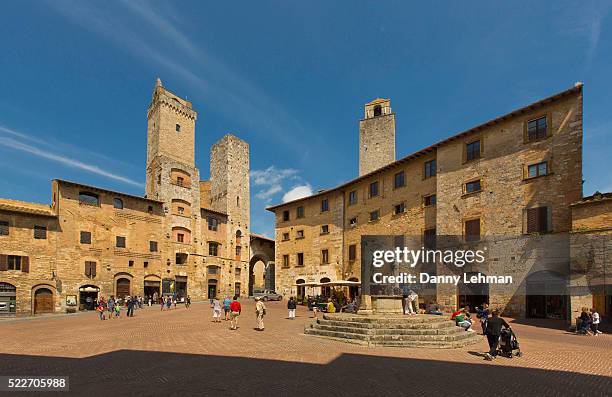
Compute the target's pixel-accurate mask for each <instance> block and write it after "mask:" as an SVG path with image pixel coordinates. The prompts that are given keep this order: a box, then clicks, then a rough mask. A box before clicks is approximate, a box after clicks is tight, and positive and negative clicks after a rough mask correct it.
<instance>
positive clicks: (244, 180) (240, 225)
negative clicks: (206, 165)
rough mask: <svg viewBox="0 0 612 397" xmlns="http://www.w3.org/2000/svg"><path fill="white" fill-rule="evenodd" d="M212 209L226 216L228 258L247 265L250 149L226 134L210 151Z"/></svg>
mask: <svg viewBox="0 0 612 397" xmlns="http://www.w3.org/2000/svg"><path fill="white" fill-rule="evenodd" d="M210 180H211V193H210V195H211V205H212V207H213V209H214V210H216V211H220V212H224V213H226V214H227V216H228V224H227V240H226V241H228V244H227V249H228V251H227V254H228V257H230V258H234V259H235V260H237V261H241V262H245V263H246V262H248V261H249V240H250V230H249V222H250V201H249V145H248V143H246V142H245V141H243V140H242V139H240V138H237V137H236V136H234V135H231V134H227V135H225V136H224V137H223V138H221V139H220V140H219V141H218V142H217V143H215V144H214V145H213V146H212V148H211V150H210Z"/></svg>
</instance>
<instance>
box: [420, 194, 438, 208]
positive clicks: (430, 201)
mask: <svg viewBox="0 0 612 397" xmlns="http://www.w3.org/2000/svg"><path fill="white" fill-rule="evenodd" d="M423 205H424V206H425V207H429V206H430V205H436V195H435V194H430V195H429V196H425V197H423Z"/></svg>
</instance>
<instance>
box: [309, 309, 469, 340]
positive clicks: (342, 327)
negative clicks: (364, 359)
mask: <svg viewBox="0 0 612 397" xmlns="http://www.w3.org/2000/svg"><path fill="white" fill-rule="evenodd" d="M304 333H305V334H306V335H313V336H319V337H324V338H329V339H335V340H340V341H344V342H349V343H356V344H362V345H367V346H392V347H426V348H432V349H452V348H458V347H463V346H467V345H471V344H473V343H476V342H478V341H480V340H481V338H480V337H479V336H478V335H477V333H476V332H466V331H464V330H463V329H462V328H460V327H457V326H456V325H455V322H454V321H452V320H449V319H448V317H446V316H434V315H427V314H420V315H418V316H402V315H384V316H383V315H358V314H346V313H326V314H323V318H318V319H317V321H316V322H314V323H312V324H309V325H307V326H306V327H305V329H304Z"/></svg>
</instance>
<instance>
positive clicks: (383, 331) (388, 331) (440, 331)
mask: <svg viewBox="0 0 612 397" xmlns="http://www.w3.org/2000/svg"><path fill="white" fill-rule="evenodd" d="M310 327H311V328H316V329H323V330H327V331H338V332H352V333H355V334H367V335H453V334H459V333H465V331H464V330H463V329H462V328H459V327H455V326H453V327H445V328H364V327H352V326H347V325H346V324H342V325H334V324H329V323H328V322H323V323H319V322H318V323H314V324H311V325H310Z"/></svg>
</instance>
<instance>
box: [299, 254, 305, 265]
mask: <svg viewBox="0 0 612 397" xmlns="http://www.w3.org/2000/svg"><path fill="white" fill-rule="evenodd" d="M297 266H304V253H303V252H298V254H297Z"/></svg>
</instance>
